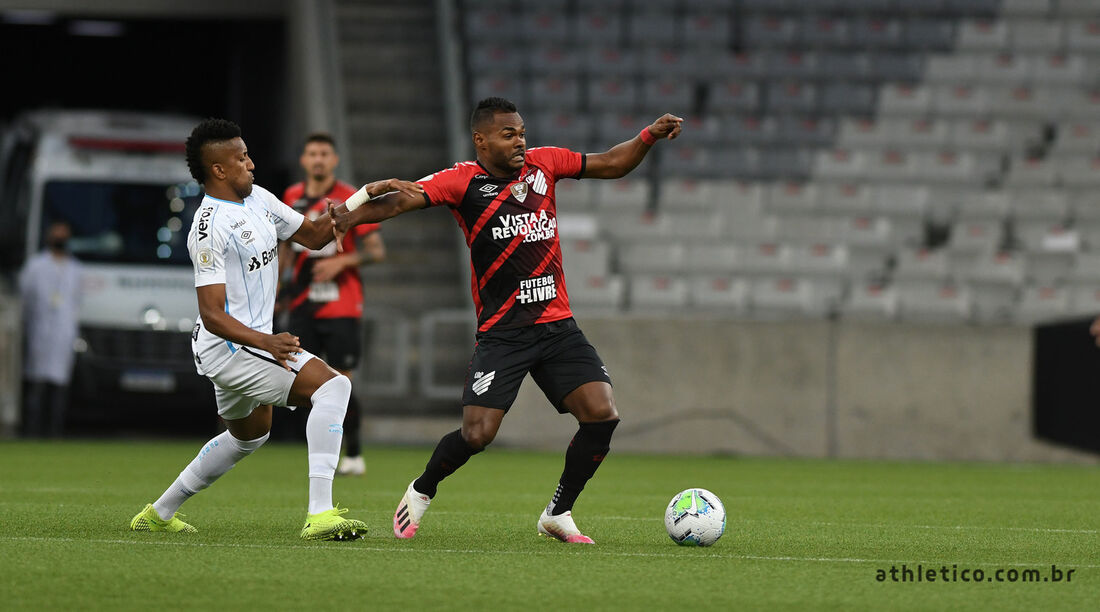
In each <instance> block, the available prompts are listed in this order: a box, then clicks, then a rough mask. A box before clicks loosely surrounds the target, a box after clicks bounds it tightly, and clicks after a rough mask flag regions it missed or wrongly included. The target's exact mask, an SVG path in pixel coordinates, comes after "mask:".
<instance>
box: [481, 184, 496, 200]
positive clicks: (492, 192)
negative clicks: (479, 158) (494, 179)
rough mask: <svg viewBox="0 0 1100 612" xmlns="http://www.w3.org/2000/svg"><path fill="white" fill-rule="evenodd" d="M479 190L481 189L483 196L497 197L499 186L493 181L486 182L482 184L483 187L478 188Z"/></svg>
mask: <svg viewBox="0 0 1100 612" xmlns="http://www.w3.org/2000/svg"><path fill="white" fill-rule="evenodd" d="M478 191H480V192H481V193H482V197H486V198H492V197H496V195H497V186H496V185H493V184H492V183H486V184H484V185H482V186H481V189H478Z"/></svg>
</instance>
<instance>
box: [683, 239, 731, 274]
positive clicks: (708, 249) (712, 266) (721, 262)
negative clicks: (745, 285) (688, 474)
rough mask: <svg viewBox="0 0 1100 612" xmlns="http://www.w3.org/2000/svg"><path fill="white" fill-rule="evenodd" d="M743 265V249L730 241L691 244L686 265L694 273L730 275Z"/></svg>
mask: <svg viewBox="0 0 1100 612" xmlns="http://www.w3.org/2000/svg"><path fill="white" fill-rule="evenodd" d="M741 266H742V264H741V249H740V247H738V246H737V245H735V244H730V243H707V244H694V245H690V246H689V247H688V249H687V254H686V257H685V267H686V269H687V270H688V271H690V272H692V273H707V274H723V275H728V274H733V273H735V272H738V271H740V270H741Z"/></svg>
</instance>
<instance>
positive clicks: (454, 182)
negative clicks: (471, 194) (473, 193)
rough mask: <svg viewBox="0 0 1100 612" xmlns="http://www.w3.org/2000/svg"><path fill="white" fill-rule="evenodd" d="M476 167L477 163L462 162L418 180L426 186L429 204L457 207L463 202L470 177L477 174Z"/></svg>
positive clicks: (425, 191)
mask: <svg viewBox="0 0 1100 612" xmlns="http://www.w3.org/2000/svg"><path fill="white" fill-rule="evenodd" d="M476 169H477V164H475V163H473V162H462V163H458V164H455V165H454V166H451V167H450V168H447V169H446V170H440V171H439V172H436V173H435V174H429V175H428V176H425V177H424V178H422V179H420V180H419V181H416V182H417V184H418V185H420V186H421V187H423V188H424V195H425V196H427V198H428V206H442V205H447V206H451V207H455V206H458V205H460V204H461V203H462V198H463V197H464V196H465V195H466V189H467V188H468V187H469V186H470V177H471V175H472V174H476Z"/></svg>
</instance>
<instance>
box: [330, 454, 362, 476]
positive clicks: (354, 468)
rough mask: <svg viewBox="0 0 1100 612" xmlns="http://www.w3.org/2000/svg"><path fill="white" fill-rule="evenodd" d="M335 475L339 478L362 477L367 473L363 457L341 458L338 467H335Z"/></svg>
mask: <svg viewBox="0 0 1100 612" xmlns="http://www.w3.org/2000/svg"><path fill="white" fill-rule="evenodd" d="M336 473H337V474H339V475H340V476H362V475H363V474H366V473H367V462H366V461H364V460H363V457H361V456H360V457H346V456H345V457H341V458H340V465H338V466H337V467H336Z"/></svg>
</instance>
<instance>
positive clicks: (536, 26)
mask: <svg viewBox="0 0 1100 612" xmlns="http://www.w3.org/2000/svg"><path fill="white" fill-rule="evenodd" d="M515 25H516V27H518V28H520V30H521V31H522V32H523V35H524V37H525V39H526V40H538V41H545V42H549V43H554V44H561V45H565V44H570V43H572V42H573V31H574V30H573V27H572V26H573V25H574V24H573V23H571V22H570V20H569V19H568V17H567V16H566V14H565V13H564V12H561V11H550V10H547V9H545V8H540V9H538V10H536V11H532V12H524V13H521V14H520V16H519V17H518V18H516V20H515Z"/></svg>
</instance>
